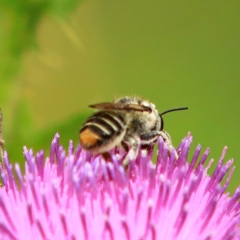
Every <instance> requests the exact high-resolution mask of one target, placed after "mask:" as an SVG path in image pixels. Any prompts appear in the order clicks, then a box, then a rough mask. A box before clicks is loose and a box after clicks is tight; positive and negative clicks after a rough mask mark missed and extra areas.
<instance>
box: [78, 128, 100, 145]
mask: <svg viewBox="0 0 240 240" xmlns="http://www.w3.org/2000/svg"><path fill="white" fill-rule="evenodd" d="M79 138H80V143H81V145H82V147H83V148H85V149H89V148H91V147H93V146H94V145H95V144H96V143H97V142H98V141H99V139H100V137H99V136H98V135H97V134H96V133H94V132H92V131H91V130H90V129H88V128H87V129H85V130H83V131H82V132H81V133H80V134H79Z"/></svg>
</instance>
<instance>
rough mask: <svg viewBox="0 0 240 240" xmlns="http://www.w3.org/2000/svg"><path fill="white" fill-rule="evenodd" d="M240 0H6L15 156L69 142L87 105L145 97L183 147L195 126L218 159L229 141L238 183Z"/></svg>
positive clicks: (2, 35) (7, 129) (2, 41)
mask: <svg viewBox="0 0 240 240" xmlns="http://www.w3.org/2000/svg"><path fill="white" fill-rule="evenodd" d="M239 12H240V2H239V1H232V0H229V1H176V0H174V1H160V0H159V1H142V0H137V1H134V0H128V1H124V0H122V1H110V0H104V1H103V0H96V1H95V0H92V1H77V0H68V1H66V0H62V1H56V0H48V1H43V0H42V1H30V0H29V1H26V0H4V1H1V3H0V16H1V17H0V54H1V59H0V86H1V87H0V89H1V94H0V105H1V107H2V109H3V113H4V122H3V134H4V139H5V142H6V149H7V151H8V154H9V156H10V159H11V161H14V162H16V161H18V162H22V163H23V162H24V158H23V156H22V147H23V146H24V145H26V146H27V147H28V148H33V149H34V151H35V152H36V151H38V150H40V149H45V150H46V151H47V152H48V150H47V149H49V146H50V143H51V140H52V138H53V136H54V134H55V133H56V132H59V134H60V136H61V143H62V144H63V145H64V146H65V148H67V145H68V141H69V140H70V139H72V140H74V143H75V146H77V144H78V131H79V128H80V126H81V124H82V123H83V121H84V119H86V117H87V116H88V115H89V114H91V113H92V110H91V109H88V107H87V106H88V105H89V104H93V103H97V102H102V101H112V100H113V99H114V98H115V97H119V96H125V95H138V96H141V97H143V98H146V99H149V100H150V101H152V102H154V103H155V104H156V106H157V108H158V109H159V111H160V112H161V111H164V110H167V109H169V108H173V107H180V106H188V107H189V110H188V111H182V112H175V113H171V114H168V115H165V116H164V120H165V129H166V130H167V131H168V132H169V133H170V134H171V137H172V139H173V143H174V145H175V146H177V145H178V144H179V143H180V141H181V139H182V138H183V137H185V136H186V134H187V132H188V131H190V132H191V133H192V135H193V144H192V149H191V152H190V155H192V154H193V151H194V149H195V148H196V146H197V144H198V143H200V144H201V145H202V147H203V151H205V149H206V148H207V147H210V148H211V152H210V156H209V159H210V158H214V159H215V164H216V162H217V160H218V159H219V157H220V156H221V152H222V149H223V147H224V146H228V151H227V155H226V158H225V159H226V160H228V159H230V158H234V159H235V162H234V165H235V166H236V170H235V174H234V176H233V178H232V181H231V184H230V191H231V192H233V190H234V189H235V188H236V187H237V186H238V185H239V177H238V175H239V173H240V151H239V150H238V148H239V139H240V132H239V129H238V128H239V121H238V119H239V118H240V111H239V104H240V97H239V93H240V90H239V84H240V82H239V79H240V30H239V29H240V14H239Z"/></svg>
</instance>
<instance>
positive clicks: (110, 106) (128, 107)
mask: <svg viewBox="0 0 240 240" xmlns="http://www.w3.org/2000/svg"><path fill="white" fill-rule="evenodd" d="M89 107H91V108H97V109H102V110H103V109H106V110H124V111H139V112H151V111H152V109H151V108H150V107H147V106H143V105H139V104H123V103H109V102H103V103H97V104H93V105H89Z"/></svg>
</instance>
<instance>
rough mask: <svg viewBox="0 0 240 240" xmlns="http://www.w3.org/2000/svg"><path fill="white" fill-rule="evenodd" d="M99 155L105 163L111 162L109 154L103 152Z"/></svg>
mask: <svg viewBox="0 0 240 240" xmlns="http://www.w3.org/2000/svg"><path fill="white" fill-rule="evenodd" d="M101 155H102V157H103V158H104V160H105V161H106V162H112V157H111V155H110V153H109V152H104V153H102V154H101Z"/></svg>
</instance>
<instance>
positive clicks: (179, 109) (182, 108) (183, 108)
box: [159, 107, 188, 116]
mask: <svg viewBox="0 0 240 240" xmlns="http://www.w3.org/2000/svg"><path fill="white" fill-rule="evenodd" d="M187 109H188V107H179V108H173V109H169V110H167V111H165V112H162V113H160V114H159V116H162V115H164V114H166V113H169V112H174V111H181V110H187Z"/></svg>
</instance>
